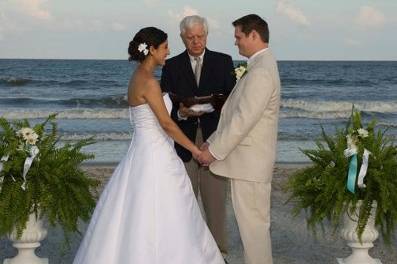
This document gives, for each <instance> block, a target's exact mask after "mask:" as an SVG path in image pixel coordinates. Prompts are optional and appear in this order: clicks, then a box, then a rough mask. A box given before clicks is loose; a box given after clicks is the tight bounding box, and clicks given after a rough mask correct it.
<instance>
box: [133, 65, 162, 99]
mask: <svg viewBox="0 0 397 264" xmlns="http://www.w3.org/2000/svg"><path fill="white" fill-rule="evenodd" d="M153 81H156V80H155V78H154V76H153V74H152V73H151V72H148V71H146V70H145V69H144V68H143V67H141V65H139V66H138V67H137V69H136V71H135V72H134V73H133V74H132V76H131V79H130V82H129V84H128V105H130V106H137V105H141V104H145V103H146V100H145V98H144V94H145V91H146V89H147V86H148V84H150V83H152V82H153Z"/></svg>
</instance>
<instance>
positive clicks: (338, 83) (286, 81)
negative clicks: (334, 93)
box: [281, 78, 376, 87]
mask: <svg viewBox="0 0 397 264" xmlns="http://www.w3.org/2000/svg"><path fill="white" fill-rule="evenodd" d="M281 83H282V84H283V85H284V86H285V85H299V86H307V85H309V86H314V85H316V86H317V85H321V86H332V87H345V86H365V87H373V86H374V85H376V83H375V82H374V81H371V80H348V79H304V78H281Z"/></svg>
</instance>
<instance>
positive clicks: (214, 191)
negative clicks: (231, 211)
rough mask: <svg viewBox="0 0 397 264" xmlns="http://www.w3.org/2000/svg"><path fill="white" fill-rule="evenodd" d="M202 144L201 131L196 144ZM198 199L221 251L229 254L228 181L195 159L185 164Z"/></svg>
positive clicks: (198, 131)
mask: <svg viewBox="0 0 397 264" xmlns="http://www.w3.org/2000/svg"><path fill="white" fill-rule="evenodd" d="M201 143H202V135H201V129H198V130H197V137H196V144H197V145H198V146H200V145H201ZM185 166H186V170H187V173H188V174H189V177H190V181H191V182H192V187H193V190H194V194H195V195H196V197H198V195H199V194H200V197H201V200H202V202H203V207H204V212H205V216H204V217H205V219H206V221H207V225H208V228H209V229H210V231H211V233H212V236H213V237H214V238H215V241H216V243H217V244H218V247H219V250H220V251H221V252H222V253H223V254H227V238H226V230H225V228H226V188H227V186H228V179H227V178H224V177H220V176H217V175H215V174H213V173H212V172H211V171H210V170H209V169H208V167H202V166H200V165H199V164H198V163H197V162H196V161H195V160H194V159H192V160H191V161H189V162H186V163H185Z"/></svg>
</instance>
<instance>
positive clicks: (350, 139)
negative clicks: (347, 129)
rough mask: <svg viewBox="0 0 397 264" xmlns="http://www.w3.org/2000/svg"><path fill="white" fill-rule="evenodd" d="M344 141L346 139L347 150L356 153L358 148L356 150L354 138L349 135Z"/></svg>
mask: <svg viewBox="0 0 397 264" xmlns="http://www.w3.org/2000/svg"><path fill="white" fill-rule="evenodd" d="M346 139H347V147H348V148H349V149H351V150H355V151H357V149H358V148H357V145H356V143H357V139H356V137H355V136H351V135H347V136H346Z"/></svg>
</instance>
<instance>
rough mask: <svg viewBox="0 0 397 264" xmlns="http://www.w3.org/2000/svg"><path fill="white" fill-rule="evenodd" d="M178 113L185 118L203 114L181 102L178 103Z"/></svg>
mask: <svg viewBox="0 0 397 264" xmlns="http://www.w3.org/2000/svg"><path fill="white" fill-rule="evenodd" d="M178 113H179V116H180V117H181V118H187V117H191V116H201V115H203V114H204V112H195V111H193V110H191V109H189V108H188V107H186V106H185V105H184V104H183V103H179V110H178Z"/></svg>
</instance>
